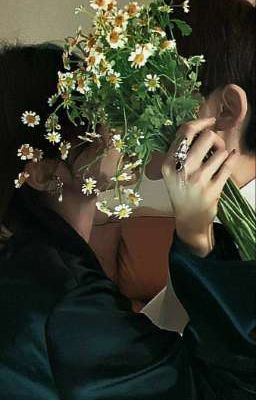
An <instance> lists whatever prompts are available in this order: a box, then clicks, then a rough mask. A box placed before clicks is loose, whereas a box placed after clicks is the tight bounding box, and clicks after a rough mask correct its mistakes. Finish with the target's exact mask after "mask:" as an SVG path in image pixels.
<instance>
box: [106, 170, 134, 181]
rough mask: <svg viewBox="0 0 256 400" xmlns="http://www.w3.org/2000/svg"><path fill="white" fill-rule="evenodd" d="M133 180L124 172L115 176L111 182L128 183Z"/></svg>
mask: <svg viewBox="0 0 256 400" xmlns="http://www.w3.org/2000/svg"><path fill="white" fill-rule="evenodd" d="M131 179H132V176H131V175H129V174H127V172H122V173H121V174H119V175H117V176H113V178H111V180H112V181H114V182H128V181H130V180H131Z"/></svg>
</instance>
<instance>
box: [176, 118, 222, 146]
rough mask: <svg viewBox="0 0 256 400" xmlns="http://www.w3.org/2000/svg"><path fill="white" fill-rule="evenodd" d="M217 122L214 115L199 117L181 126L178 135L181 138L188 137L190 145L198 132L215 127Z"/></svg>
mask: <svg viewBox="0 0 256 400" xmlns="http://www.w3.org/2000/svg"><path fill="white" fill-rule="evenodd" d="M215 122H216V118H214V117H211V118H199V119H196V120H195V121H190V122H187V123H185V124H183V125H182V126H181V127H180V128H179V130H178V132H177V135H178V137H179V138H180V137H181V138H183V137H186V138H187V140H188V144H189V145H190V144H191V143H192V141H193V139H194V137H195V136H196V135H197V134H198V133H200V132H202V131H203V130H205V129H210V128H213V126H214V124H215Z"/></svg>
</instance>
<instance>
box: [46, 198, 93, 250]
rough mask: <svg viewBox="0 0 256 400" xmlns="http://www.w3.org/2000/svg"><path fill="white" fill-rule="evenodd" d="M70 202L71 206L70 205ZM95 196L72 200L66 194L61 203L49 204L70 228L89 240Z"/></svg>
mask: <svg viewBox="0 0 256 400" xmlns="http://www.w3.org/2000/svg"><path fill="white" fill-rule="evenodd" d="M70 204H72V207H70ZM95 204H96V200H95V198H92V199H88V201H85V198H84V197H83V198H82V199H79V200H76V201H74V199H73V198H72V199H70V198H69V196H68V195H66V196H64V198H63V202H62V203H57V202H56V203H54V204H51V208H52V209H53V210H54V211H55V212H57V213H58V214H59V215H60V216H61V217H62V218H63V219H64V220H65V221H66V222H67V223H68V224H69V225H70V226H72V228H73V229H74V230H75V231H76V232H77V233H78V234H79V235H80V236H81V237H82V238H83V239H84V240H85V241H86V242H89V239H90V236H91V230H92V225H93V220H94V216H95V211H96V207H95Z"/></svg>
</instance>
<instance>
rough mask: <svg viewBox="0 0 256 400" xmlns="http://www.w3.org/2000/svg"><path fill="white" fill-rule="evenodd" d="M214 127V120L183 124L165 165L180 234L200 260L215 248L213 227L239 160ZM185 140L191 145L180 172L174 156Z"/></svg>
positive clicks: (168, 187)
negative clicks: (229, 179) (226, 187)
mask: <svg viewBox="0 0 256 400" xmlns="http://www.w3.org/2000/svg"><path fill="white" fill-rule="evenodd" d="M214 124H215V119H214V118H206V119H198V120H196V121H192V122H189V123H186V124H184V125H183V126H182V127H181V128H180V129H179V131H178V135H177V140H176V141H175V143H173V144H172V146H171V148H170V149H169V151H168V153H167V156H166V158H165V161H164V163H163V166H162V174H163V178H164V181H165V184H166V186H167V190H168V193H169V196H170V200H171V202H172V204H173V208H174V211H175V216H176V230H177V235H178V236H179V237H180V239H181V240H182V241H183V242H185V243H186V244H187V245H188V246H189V247H190V248H191V250H192V251H193V252H194V253H195V254H197V255H199V256H201V257H205V256H206V255H207V254H208V253H209V252H210V251H211V250H212V248H213V246H214V238H213V231H212V224H213V220H214V218H215V216H216V214H217V207H218V201H219V198H220V196H221V193H222V190H223V187H224V185H225V183H226V182H227V180H228V178H229V177H230V176H231V174H232V171H233V168H234V165H235V162H236V160H237V155H236V153H235V151H233V152H231V153H230V154H229V153H228V152H227V150H226V148H225V143H224V141H223V140H222V139H221V138H220V137H219V136H218V135H217V134H216V133H215V132H214V131H213V130H210V129H213V127H214ZM198 135H199V136H198ZM184 138H186V139H187V143H188V145H191V144H192V145H191V147H190V149H189V151H188V154H187V159H186V162H185V167H184V171H183V172H182V171H181V172H177V170H176V161H175V159H174V157H173V155H174V154H175V151H176V150H177V148H178V145H179V143H180V142H181V141H182V139H184ZM207 157H208V158H207ZM206 158H207V160H206Z"/></svg>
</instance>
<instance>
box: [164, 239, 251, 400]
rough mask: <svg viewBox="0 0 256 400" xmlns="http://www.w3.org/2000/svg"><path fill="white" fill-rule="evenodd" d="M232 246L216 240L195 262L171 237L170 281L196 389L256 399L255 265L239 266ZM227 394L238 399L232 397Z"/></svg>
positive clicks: (186, 248)
mask: <svg viewBox="0 0 256 400" xmlns="http://www.w3.org/2000/svg"><path fill="white" fill-rule="evenodd" d="M224 240H225V241H224ZM232 246H233V243H232V242H231V241H230V238H229V237H227V236H226V234H224V236H220V235H219V237H218V240H217V241H216V246H215V248H214V250H213V252H212V253H211V254H210V255H209V256H208V257H206V258H200V257H197V256H195V255H193V254H192V253H191V252H190V250H189V249H188V247H187V246H186V245H184V244H183V243H182V242H181V241H180V240H179V239H178V238H177V237H176V238H175V241H174V246H173V248H172V251H171V261H172V276H173V278H172V280H173V285H174V288H175V291H176V294H177V296H178V297H179V299H180V301H181V302H182V304H183V306H184V307H185V309H186V310H187V312H188V314H189V317H190V323H189V325H188V326H187V328H186V330H185V332H184V336H183V338H184V342H185V344H186V346H187V347H188V349H189V352H190V355H191V356H192V359H193V365H194V373H195V376H197V375H198V374H199V375H200V379H199V380H198V386H201V385H203V383H202V382H204V381H205V382H208V385H211V386H212V387H213V388H214V390H216V391H217V392H218V391H219V393H222V396H223V398H226V397H225V396H224V393H227V392H228V391H229V395H230V399H233V398H234V399H240V398H241V399H243V398H244V397H243V395H244V396H246V395H247V396H248V399H251V398H254V396H256V378H255V377H256V341H255V328H256V262H255V261H248V262H243V261H241V260H240V259H239V257H238V255H237V252H236V251H235V250H234V248H233V250H232ZM223 249H224V250H223ZM232 257H233V258H232ZM232 390H234V393H238V394H233V397H232V393H233V392H232ZM250 396H252V397H250ZM217 398H219V397H217ZM220 398H221V399H222V397H220ZM245 398H246V399H247V397H245ZM255 398H256V397H255Z"/></svg>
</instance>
